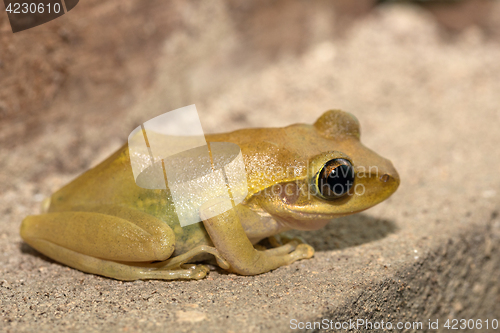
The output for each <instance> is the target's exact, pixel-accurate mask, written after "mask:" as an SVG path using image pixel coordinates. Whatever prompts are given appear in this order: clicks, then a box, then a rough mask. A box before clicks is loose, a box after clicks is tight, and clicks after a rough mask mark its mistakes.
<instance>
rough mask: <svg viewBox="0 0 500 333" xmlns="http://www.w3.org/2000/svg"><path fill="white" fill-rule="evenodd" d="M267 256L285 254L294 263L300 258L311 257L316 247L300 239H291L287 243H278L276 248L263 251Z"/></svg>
mask: <svg viewBox="0 0 500 333" xmlns="http://www.w3.org/2000/svg"><path fill="white" fill-rule="evenodd" d="M262 252H263V253H264V254H265V255H266V256H283V255H286V256H288V257H289V258H290V260H291V261H290V262H289V263H292V262H294V261H296V260H299V259H309V258H311V257H312V256H313V255H314V248H313V247H312V246H311V245H309V244H305V243H303V242H302V241H301V240H300V239H295V238H294V239H289V241H288V242H286V243H285V245H278V246H277V247H275V248H272V249H269V250H265V251H262Z"/></svg>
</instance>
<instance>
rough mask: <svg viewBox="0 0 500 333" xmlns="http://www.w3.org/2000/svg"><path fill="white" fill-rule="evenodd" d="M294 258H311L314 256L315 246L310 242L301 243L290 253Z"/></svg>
mask: <svg viewBox="0 0 500 333" xmlns="http://www.w3.org/2000/svg"><path fill="white" fill-rule="evenodd" d="M290 255H291V256H292V258H293V259H294V261H295V260H300V259H309V258H312V256H314V248H313V247H312V246H311V245H309V244H299V245H298V246H297V248H296V249H295V251H293V252H292V253H290Z"/></svg>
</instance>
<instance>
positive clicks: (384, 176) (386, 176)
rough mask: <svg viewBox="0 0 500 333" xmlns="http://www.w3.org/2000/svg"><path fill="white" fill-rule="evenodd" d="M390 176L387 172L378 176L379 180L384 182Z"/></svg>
mask: <svg viewBox="0 0 500 333" xmlns="http://www.w3.org/2000/svg"><path fill="white" fill-rule="evenodd" d="M390 178H391V176H389V175H388V174H387V173H386V174H384V175H382V176H381V177H380V181H382V182H384V183H387V181H388V180H389V179H390Z"/></svg>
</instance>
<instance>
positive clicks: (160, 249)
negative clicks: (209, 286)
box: [21, 206, 217, 280]
mask: <svg viewBox="0 0 500 333" xmlns="http://www.w3.org/2000/svg"><path fill="white" fill-rule="evenodd" d="M97 210H99V212H96V211H91V212H89V211H83V212H82V211H76V212H52V213H46V214H41V215H36V216H28V217H27V218H26V219H25V220H24V221H23V223H22V225H21V237H22V238H23V239H24V240H25V241H26V243H28V244H29V245H31V246H32V247H33V248H35V249H36V250H38V251H39V252H41V253H43V254H45V255H47V256H48V257H50V258H52V259H54V260H56V261H58V262H61V263H63V264H66V265H68V266H70V267H73V268H76V269H79V270H81V271H84V272H88V273H93V274H99V275H103V276H107V277H111V278H114V279H118V280H138V279H164V280H172V279H200V278H203V277H204V276H205V275H206V274H207V273H208V271H209V270H208V268H207V267H206V266H204V265H196V266H194V265H189V266H186V265H183V264H184V263H185V262H186V261H187V260H189V259H190V258H191V257H193V256H195V255H197V254H199V253H202V252H208V253H212V252H214V251H212V249H213V248H210V247H205V248H196V249H194V250H193V251H189V252H188V253H185V254H184V255H181V256H179V257H181V258H178V257H174V258H172V259H168V258H169V257H170V256H171V254H172V252H173V251H174V246H175V236H174V233H173V231H172V230H171V228H170V227H169V226H168V225H167V224H166V223H165V222H163V221H161V220H159V219H157V218H155V217H153V216H151V215H149V214H146V213H143V212H140V211H136V210H131V209H127V208H123V207H114V206H109V207H101V208H99V209H97ZM213 250H215V249H213ZM213 254H214V255H216V254H217V253H216V252H214V253H213ZM167 259H168V260H167ZM180 259H183V260H180ZM158 260H162V261H163V262H161V263H159V264H155V263H151V262H152V261H158Z"/></svg>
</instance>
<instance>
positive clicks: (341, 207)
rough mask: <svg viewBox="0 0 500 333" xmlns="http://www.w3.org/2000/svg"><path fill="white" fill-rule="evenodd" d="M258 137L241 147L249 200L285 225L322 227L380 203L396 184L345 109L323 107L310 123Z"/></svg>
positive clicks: (388, 166) (391, 170)
mask: <svg viewBox="0 0 500 333" xmlns="http://www.w3.org/2000/svg"><path fill="white" fill-rule="evenodd" d="M257 137H259V138H260V140H254V141H253V142H252V143H251V144H247V145H245V144H244V145H243V147H242V148H243V149H242V150H243V152H244V154H245V157H246V166H247V172H248V174H249V182H250V187H249V200H248V203H249V204H254V205H258V206H260V207H262V208H263V209H264V210H265V211H267V212H268V213H269V214H271V215H272V216H273V217H275V218H276V219H278V220H280V221H281V222H282V223H284V224H286V225H287V226H288V227H290V228H293V229H301V230H311V229H317V228H320V227H323V226H324V225H325V224H326V223H327V222H328V221H329V220H331V219H332V218H335V217H340V216H345V215H349V214H353V213H357V212H360V211H363V210H365V209H367V208H370V207H372V206H374V205H376V204H378V203H380V202H382V201H384V200H385V199H387V198H388V197H389V196H390V195H391V194H392V193H394V192H395V191H396V189H397V188H398V186H399V175H398V173H397V171H396V170H395V169H394V167H393V165H392V163H391V162H390V161H389V160H387V159H385V158H383V157H381V156H379V155H377V154H376V153H375V152H373V151H372V150H370V149H368V148H366V147H365V146H364V145H363V144H361V142H360V129H359V122H358V120H357V119H356V118H355V117H354V116H353V115H352V114H350V113H347V112H343V111H339V110H334V111H328V112H326V113H324V114H323V115H322V116H321V117H320V118H319V119H318V120H317V121H316V122H315V123H314V125H312V126H311V125H304V124H297V125H291V126H288V127H285V128H280V129H270V130H268V131H266V132H260V134H259V135H258V136H256V137H255V138H257ZM266 172H267V175H266Z"/></svg>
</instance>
